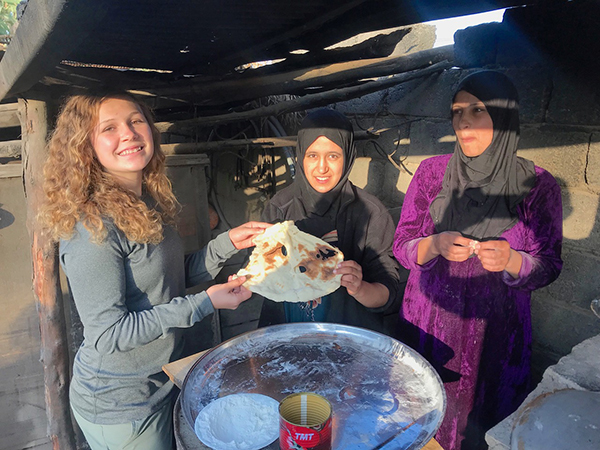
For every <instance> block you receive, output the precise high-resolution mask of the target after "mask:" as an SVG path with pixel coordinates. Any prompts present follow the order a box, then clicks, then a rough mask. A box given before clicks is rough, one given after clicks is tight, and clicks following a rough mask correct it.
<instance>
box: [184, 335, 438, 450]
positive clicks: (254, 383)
mask: <svg viewBox="0 0 600 450" xmlns="http://www.w3.org/2000/svg"><path fill="white" fill-rule="evenodd" d="M301 391H308V392H316V393H318V394H320V395H322V396H324V397H325V398H327V400H329V401H330V403H331V404H332V406H333V411H334V413H333V415H334V423H333V448H340V449H341V448H352V449H355V450H360V449H369V450H371V449H373V448H394V449H419V448H422V447H423V445H425V444H426V443H427V442H428V441H429V440H430V439H431V437H432V436H433V434H434V433H435V431H436V430H437V429H438V427H439V425H440V423H441V420H442V418H443V416H444V412H445V407H446V397H445V392H444V389H443V385H442V382H441V380H440V378H439V376H438V375H437V373H436V372H435V371H434V370H433V368H432V367H431V366H430V365H429V363H427V361H425V360H424V359H423V358H422V357H421V356H420V355H419V354H417V353H416V352H415V351H413V350H412V349H410V348H409V347H407V346H405V345H404V344H402V343H401V342H399V341H396V340H394V339H392V338H390V337H388V336H385V335H382V334H379V333H375V332H372V331H369V330H365V329H362V328H357V327H350V326H344V325H337V324H321V323H295V324H284V325H275V326H271V327H266V328H261V329H258V330H255V331H251V332H249V333H246V334H243V335H241V336H238V337H236V338H233V339H231V340H229V341H227V342H224V343H223V344H221V345H219V346H217V347H215V348H214V349H213V350H211V351H209V352H207V353H206V354H205V355H204V356H203V357H202V358H200V359H199V360H198V361H197V362H196V364H195V365H194V366H193V367H192V368H191V369H190V371H189V373H188V375H187V377H186V379H185V381H184V384H183V386H182V390H181V396H180V399H181V410H182V414H183V417H185V420H186V422H187V424H188V425H189V426H190V427H191V428H192V429H193V427H194V423H195V420H196V417H197V415H198V413H199V411H200V410H201V409H202V408H203V407H204V406H206V405H208V404H209V403H210V402H211V401H213V400H215V399H217V398H219V397H222V396H225V395H229V394H235V393H241V392H249V393H260V394H264V395H268V396H270V397H272V398H274V399H275V400H277V401H281V400H282V399H283V398H284V397H285V396H287V395H288V394H291V393H294V392H301ZM200 445H201V444H200ZM277 445H278V443H277V442H276V443H274V444H272V446H273V447H272V448H278V447H277ZM197 448H199V449H202V448H204V447H202V446H200V447H197ZM269 448H271V447H269Z"/></svg>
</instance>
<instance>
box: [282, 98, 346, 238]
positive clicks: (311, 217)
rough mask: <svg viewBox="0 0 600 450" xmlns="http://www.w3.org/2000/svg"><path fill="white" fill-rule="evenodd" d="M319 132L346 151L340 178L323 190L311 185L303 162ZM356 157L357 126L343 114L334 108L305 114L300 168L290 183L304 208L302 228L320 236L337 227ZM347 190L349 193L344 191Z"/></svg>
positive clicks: (300, 134) (298, 155) (298, 158)
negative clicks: (354, 126) (322, 191)
mask: <svg viewBox="0 0 600 450" xmlns="http://www.w3.org/2000/svg"><path fill="white" fill-rule="evenodd" d="M320 136H325V137H326V138H327V139H329V140H331V141H332V142H334V143H336V144H337V145H338V146H340V148H341V149H342V151H343V154H344V171H343V173H342V177H341V179H340V181H339V182H338V183H337V185H336V186H335V187H334V188H333V189H332V190H330V191H329V192H326V193H323V194H322V193H320V192H318V191H316V190H315V189H314V188H313V187H312V186H311V185H310V183H309V182H308V180H307V178H306V174H305V173H304V164H303V161H304V156H305V154H306V150H307V149H308V147H310V145H311V144H312V143H313V142H314V141H315V140H316V139H317V138H319V137H320ZM355 159H356V147H355V145H354V130H353V128H352V124H351V123H350V121H349V120H348V119H347V118H346V117H345V116H344V115H343V114H341V113H339V112H337V111H334V110H332V109H319V110H316V111H314V112H311V113H310V114H308V115H307V116H306V117H305V118H304V120H303V121H302V123H301V125H300V129H299V130H298V143H297V145H296V163H297V167H298V169H299V170H298V171H297V172H296V179H295V180H294V182H293V183H292V185H291V186H290V189H291V190H292V191H293V196H294V197H296V199H297V201H298V202H299V203H300V204H301V205H302V207H303V209H304V215H305V220H303V221H302V223H297V225H298V227H299V228H300V229H301V230H302V231H306V232H308V233H311V234H313V235H315V236H318V237H321V236H323V235H324V234H325V233H328V232H329V231H332V230H334V229H335V227H336V218H337V215H338V212H339V210H340V207H341V206H342V203H343V199H344V198H348V197H352V196H353V195H352V193H351V184H350V182H349V181H348V177H349V176H350V170H351V169H352V165H353V164H354V160H355ZM345 193H347V194H348V195H344V194H345Z"/></svg>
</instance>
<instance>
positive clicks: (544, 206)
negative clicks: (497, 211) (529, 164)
mask: <svg viewBox="0 0 600 450" xmlns="http://www.w3.org/2000/svg"><path fill="white" fill-rule="evenodd" d="M537 172H538V173H537V176H538V182H537V185H536V186H535V188H534V189H532V191H531V192H530V193H529V195H528V196H527V197H526V198H525V200H524V201H523V203H522V205H521V207H520V211H519V214H520V215H521V220H522V221H523V222H524V223H525V224H526V228H527V230H528V238H527V240H526V241H524V242H522V243H520V244H516V245H515V244H513V245H514V246H513V248H514V249H515V250H517V251H519V253H521V256H522V258H523V263H522V264H521V270H519V278H517V279H513V278H512V277H511V276H510V275H508V274H507V273H506V272H504V274H503V279H504V282H505V283H506V284H507V285H508V286H511V287H516V288H521V289H524V290H529V291H533V290H535V289H539V288H541V287H544V286H547V285H548V284H550V283H552V282H553V281H554V280H556V278H558V275H559V274H560V271H561V269H562V259H561V249H562V199H561V195H560V187H559V186H558V183H557V182H556V181H555V180H554V177H552V175H550V173H548V172H546V171H545V170H543V169H540V168H537Z"/></svg>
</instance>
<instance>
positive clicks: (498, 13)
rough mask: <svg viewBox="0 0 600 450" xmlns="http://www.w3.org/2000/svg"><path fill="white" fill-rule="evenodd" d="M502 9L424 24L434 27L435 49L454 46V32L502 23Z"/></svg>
mask: <svg viewBox="0 0 600 450" xmlns="http://www.w3.org/2000/svg"><path fill="white" fill-rule="evenodd" d="M503 14H504V9H497V10H495V11H488V12H484V13H480V14H471V15H469V16H461V17H452V18H450V19H440V20H432V21H431V22H425V23H427V24H429V25H435V28H436V30H435V34H436V39H435V44H434V45H433V46H434V48H435V47H441V46H443V45H451V44H454V33H455V32H456V30H462V29H463V28H467V27H471V26H473V25H479V24H481V23H489V22H502V15H503Z"/></svg>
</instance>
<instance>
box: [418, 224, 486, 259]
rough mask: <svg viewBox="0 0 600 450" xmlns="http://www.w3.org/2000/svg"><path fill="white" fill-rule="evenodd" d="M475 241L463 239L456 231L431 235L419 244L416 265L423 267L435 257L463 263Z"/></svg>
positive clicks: (469, 254)
mask: <svg viewBox="0 0 600 450" xmlns="http://www.w3.org/2000/svg"><path fill="white" fill-rule="evenodd" d="M476 243H477V241H474V240H472V239H469V238H466V237H463V236H462V235H461V234H460V233H459V232H458V231H444V232H442V233H439V234H432V235H431V236H427V237H426V238H425V239H422V240H421V242H419V249H418V261H417V262H418V264H420V265H423V264H425V263H427V262H429V261H431V260H432V259H433V258H435V257H436V256H442V258H444V259H447V260H448V261H456V262H463V261H466V260H467V259H469V257H470V256H471V255H472V254H473V252H474V250H475V244H476Z"/></svg>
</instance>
